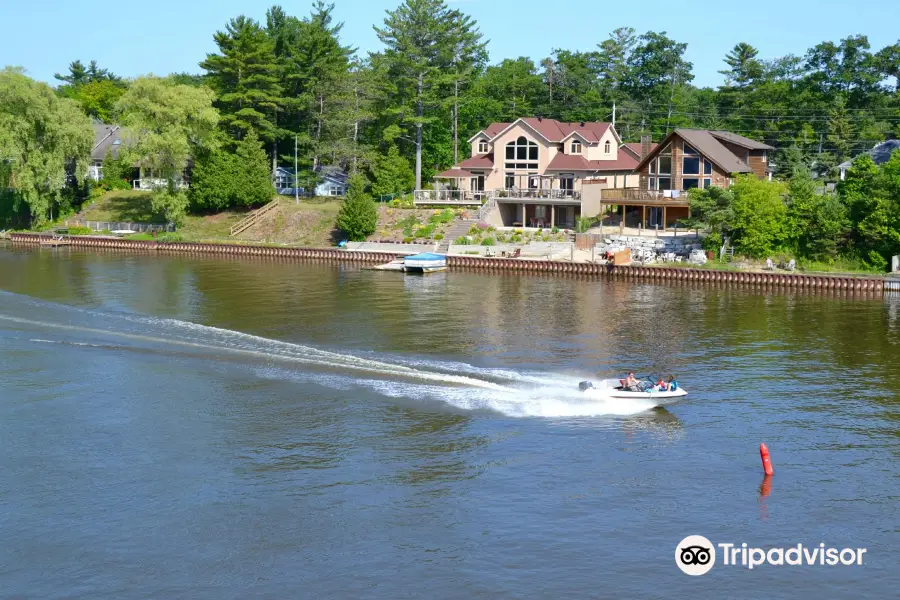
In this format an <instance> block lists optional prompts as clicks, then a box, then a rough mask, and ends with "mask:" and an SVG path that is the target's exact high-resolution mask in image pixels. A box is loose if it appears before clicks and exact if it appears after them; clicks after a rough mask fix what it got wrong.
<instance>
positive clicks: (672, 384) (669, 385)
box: [660, 375, 678, 392]
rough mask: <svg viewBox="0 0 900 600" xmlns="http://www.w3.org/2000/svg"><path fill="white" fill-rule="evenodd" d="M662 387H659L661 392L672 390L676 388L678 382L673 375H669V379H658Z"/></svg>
mask: <svg viewBox="0 0 900 600" xmlns="http://www.w3.org/2000/svg"><path fill="white" fill-rule="evenodd" d="M660 384H662V387H661V388H660V391H661V392H674V391H675V390H677V389H678V382H677V381H675V376H674V375H669V379H668V380H666V381H660Z"/></svg>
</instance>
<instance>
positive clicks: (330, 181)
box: [273, 166, 347, 197]
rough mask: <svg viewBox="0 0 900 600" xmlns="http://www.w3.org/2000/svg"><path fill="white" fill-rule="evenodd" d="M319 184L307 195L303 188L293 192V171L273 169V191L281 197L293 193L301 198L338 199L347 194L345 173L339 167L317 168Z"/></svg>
mask: <svg viewBox="0 0 900 600" xmlns="http://www.w3.org/2000/svg"><path fill="white" fill-rule="evenodd" d="M316 174H317V175H318V178H319V183H318V184H316V187H315V190H313V191H312V193H308V192H307V191H306V189H305V188H303V187H300V188H298V189H297V190H296V192H295V190H294V169H289V168H286V167H278V168H277V169H275V177H274V181H273V183H274V184H275V191H276V192H278V193H279V194H281V195H282V196H293V195H294V194H295V193H297V194H299V195H301V196H307V195H310V196H332V197H340V196H344V195H345V194H346V193H347V173H346V172H345V171H344V170H343V169H341V168H340V167H333V166H327V167H319V168H317V169H316Z"/></svg>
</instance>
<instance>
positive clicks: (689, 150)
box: [682, 142, 700, 156]
mask: <svg viewBox="0 0 900 600" xmlns="http://www.w3.org/2000/svg"><path fill="white" fill-rule="evenodd" d="M682 149H683V150H684V153H685V154H690V155H691V156H699V155H700V153H699V152H697V151H696V150H694V149H693V148H691V147H690V146H688V145H687V142H685V143H684V144H682Z"/></svg>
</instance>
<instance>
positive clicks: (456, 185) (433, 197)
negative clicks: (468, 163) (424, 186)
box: [413, 169, 489, 205]
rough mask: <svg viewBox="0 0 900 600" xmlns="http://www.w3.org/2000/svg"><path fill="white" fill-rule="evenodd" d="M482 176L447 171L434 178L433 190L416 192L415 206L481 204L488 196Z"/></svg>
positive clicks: (467, 172)
mask: <svg viewBox="0 0 900 600" xmlns="http://www.w3.org/2000/svg"><path fill="white" fill-rule="evenodd" d="M484 178H485V176H484V174H482V173H470V172H469V171H463V170H462V169H449V170H447V171H444V172H443V173H438V174H437V175H435V176H434V186H433V187H434V189H431V190H416V191H415V193H414V195H413V202H414V203H415V204H472V205H478V204H482V203H483V202H484V200H485V199H487V198H488V196H489V194H488V193H487V192H486V191H485V189H484Z"/></svg>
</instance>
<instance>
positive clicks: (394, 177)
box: [372, 144, 416, 197]
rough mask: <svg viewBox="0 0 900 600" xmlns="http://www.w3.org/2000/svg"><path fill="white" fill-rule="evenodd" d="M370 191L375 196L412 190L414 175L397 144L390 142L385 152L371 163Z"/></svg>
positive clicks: (414, 180) (414, 181)
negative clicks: (371, 179) (371, 180)
mask: <svg viewBox="0 0 900 600" xmlns="http://www.w3.org/2000/svg"><path fill="white" fill-rule="evenodd" d="M372 178H373V180H374V182H373V183H372V193H373V194H375V196H376V197H381V196H388V195H392V194H404V193H407V192H410V191H412V187H413V185H415V183H416V175H415V173H413V170H412V168H411V167H410V166H409V161H407V160H406V159H405V158H404V157H403V156H401V155H400V151H399V150H398V149H397V146H395V145H393V144H391V146H390V147H389V148H388V151H387V154H381V155H379V156H377V157H376V158H375V160H374V161H373V163H372Z"/></svg>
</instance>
